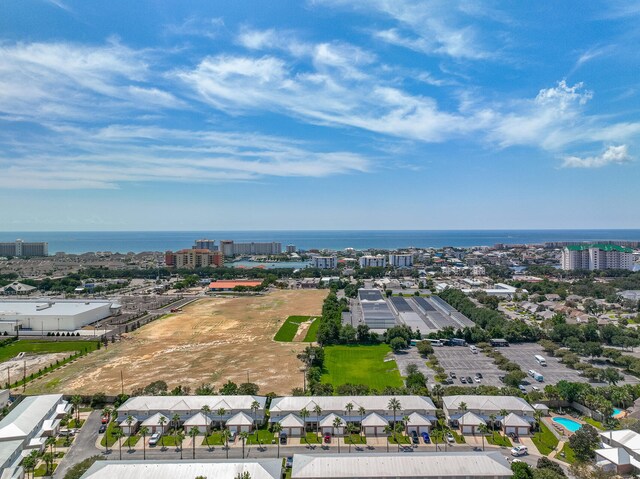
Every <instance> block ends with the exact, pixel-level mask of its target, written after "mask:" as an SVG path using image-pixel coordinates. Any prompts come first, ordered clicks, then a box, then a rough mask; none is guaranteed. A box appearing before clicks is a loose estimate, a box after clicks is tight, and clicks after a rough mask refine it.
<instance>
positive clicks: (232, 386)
mask: <svg viewBox="0 0 640 479" xmlns="http://www.w3.org/2000/svg"><path fill="white" fill-rule="evenodd" d="M220 394H222V395H225V396H234V395H236V394H238V385H237V384H236V383H234V382H233V381H227V382H226V383H225V384H224V385H223V386H222V387H221V388H220Z"/></svg>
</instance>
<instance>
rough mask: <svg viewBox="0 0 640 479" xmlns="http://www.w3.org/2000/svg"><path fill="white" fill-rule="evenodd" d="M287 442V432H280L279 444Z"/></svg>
mask: <svg viewBox="0 0 640 479" xmlns="http://www.w3.org/2000/svg"><path fill="white" fill-rule="evenodd" d="M286 443H287V433H286V432H281V433H280V444H286Z"/></svg>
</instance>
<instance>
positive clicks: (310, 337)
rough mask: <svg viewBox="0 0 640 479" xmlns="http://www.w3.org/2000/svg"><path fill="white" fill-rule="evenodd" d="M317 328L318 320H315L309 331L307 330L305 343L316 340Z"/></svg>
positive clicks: (318, 326) (318, 325)
mask: <svg viewBox="0 0 640 479" xmlns="http://www.w3.org/2000/svg"><path fill="white" fill-rule="evenodd" d="M318 328H320V318H316V319H315V320H314V321H313V323H311V326H309V329H307V334H306V335H305V337H304V342H305V343H312V342H314V341H315V340H316V336H317V335H318Z"/></svg>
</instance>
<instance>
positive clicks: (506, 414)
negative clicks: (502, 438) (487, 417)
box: [500, 409, 509, 434]
mask: <svg viewBox="0 0 640 479" xmlns="http://www.w3.org/2000/svg"><path fill="white" fill-rule="evenodd" d="M508 415H509V411H507V410H506V409H500V416H501V419H500V424H501V425H502V429H503V432H504V433H505V434H506V433H507V429H506V428H505V427H504V418H505V417H507V416H508Z"/></svg>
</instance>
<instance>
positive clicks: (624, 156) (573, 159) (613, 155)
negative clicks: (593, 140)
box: [562, 145, 633, 168]
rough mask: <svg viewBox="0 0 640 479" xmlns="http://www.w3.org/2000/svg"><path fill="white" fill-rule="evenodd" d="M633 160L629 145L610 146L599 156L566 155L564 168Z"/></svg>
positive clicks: (600, 166) (590, 166)
mask: <svg viewBox="0 0 640 479" xmlns="http://www.w3.org/2000/svg"><path fill="white" fill-rule="evenodd" d="M630 161H633V158H632V157H631V155H630V154H629V148H628V147H627V145H619V146H610V147H608V148H607V149H606V150H605V151H604V152H602V153H601V154H600V155H597V156H587V157H584V158H581V157H579V156H565V157H564V158H563V161H562V166H563V168H602V167H603V166H607V165H621V164H624V163H629V162H630Z"/></svg>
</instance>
